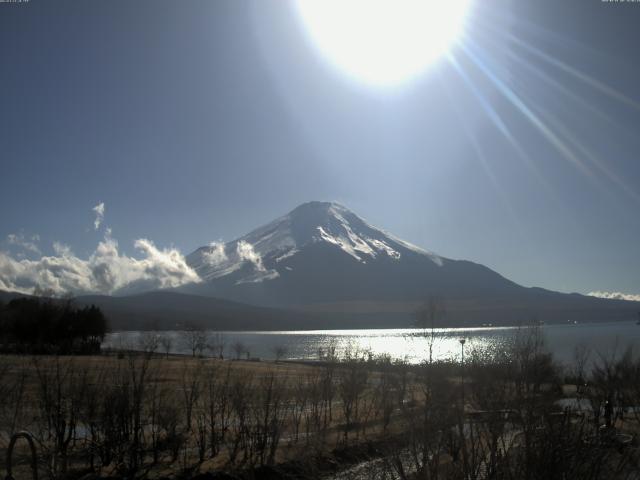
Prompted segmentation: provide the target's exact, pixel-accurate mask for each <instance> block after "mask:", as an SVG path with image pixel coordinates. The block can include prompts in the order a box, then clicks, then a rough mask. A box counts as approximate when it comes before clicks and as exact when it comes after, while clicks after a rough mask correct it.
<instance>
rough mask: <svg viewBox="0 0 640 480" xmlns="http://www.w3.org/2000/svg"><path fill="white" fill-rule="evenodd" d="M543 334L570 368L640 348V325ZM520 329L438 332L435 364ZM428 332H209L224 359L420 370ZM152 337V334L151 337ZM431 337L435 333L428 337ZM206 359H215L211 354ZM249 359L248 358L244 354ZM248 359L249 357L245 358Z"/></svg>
mask: <svg viewBox="0 0 640 480" xmlns="http://www.w3.org/2000/svg"><path fill="white" fill-rule="evenodd" d="M539 328H540V331H541V333H542V336H543V338H544V340H545V345H546V348H547V349H548V350H549V351H550V352H551V353H552V354H553V356H554V359H556V360H557V361H559V362H561V363H563V364H571V363H572V362H573V361H574V359H575V351H576V348H577V347H578V346H580V347H586V348H587V349H588V350H590V351H591V356H592V357H594V356H597V355H604V356H612V355H621V354H622V353H623V352H624V351H625V350H626V349H627V348H628V347H637V346H638V345H640V325H636V323H635V322H633V321H628V322H607V323H583V324H556V325H541V326H540V327H539ZM521 331H522V328H521V327H474V328H466V327H461V328H439V329H436V340H435V341H434V345H433V358H434V359H437V360H446V359H452V360H459V358H460V354H461V346H460V341H459V340H460V339H461V338H464V339H465V340H466V343H465V351H466V352H470V351H472V350H473V349H474V348H478V347H480V348H483V347H498V348H499V347H500V345H501V344H504V343H505V342H508V341H509V340H512V339H513V338H515V336H516V335H518V334H519V332H521ZM424 332H425V331H424V330H422V329H417V328H402V329H356V330H290V331H242V332H238V331H209V332H208V333H209V337H210V338H213V337H215V336H216V335H218V334H220V335H222V338H223V339H224V345H225V347H224V357H225V358H233V357H234V356H235V353H234V350H233V346H234V345H235V344H238V343H241V344H242V345H243V346H244V347H246V350H247V352H248V356H249V357H251V358H259V359H262V360H273V359H275V357H276V353H275V352H276V349H277V348H278V347H280V348H282V351H283V352H284V355H283V356H282V359H288V360H317V359H319V358H320V356H321V355H323V354H326V352H327V351H329V349H331V348H335V352H336V354H337V355H339V356H341V355H344V354H345V353H346V352H348V351H350V352H352V353H353V354H359V355H366V354H368V353H369V352H370V354H371V355H373V356H376V357H377V356H382V355H388V356H389V357H391V358H392V359H394V360H404V361H406V362H408V363H412V364H416V363H420V362H422V361H425V360H427V359H428V356H429V340H428V339H427V338H425V336H424ZM149 333H150V332H141V331H122V332H112V333H109V334H107V336H106V337H105V340H104V342H103V345H102V346H103V348H110V349H137V348H139V347H140V344H141V339H142V338H144V336H145V335H148V334H149ZM152 333H153V332H152ZM156 333H158V334H160V335H166V336H169V337H170V338H171V350H170V353H173V354H191V351H190V349H189V347H188V346H187V345H186V344H185V342H184V334H183V332H181V331H163V332H156ZM428 333H430V331H429V332H428ZM204 354H205V356H214V353H213V352H212V351H206V350H205V352H204ZM245 355H246V354H245ZM243 357H244V355H243Z"/></svg>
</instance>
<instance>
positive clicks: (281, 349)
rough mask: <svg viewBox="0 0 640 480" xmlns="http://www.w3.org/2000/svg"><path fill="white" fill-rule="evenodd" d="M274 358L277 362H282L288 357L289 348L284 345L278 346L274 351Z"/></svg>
mask: <svg viewBox="0 0 640 480" xmlns="http://www.w3.org/2000/svg"><path fill="white" fill-rule="evenodd" d="M272 352H273V356H274V357H275V359H276V362H280V361H281V360H282V359H283V358H284V357H286V356H287V352H288V350H287V347H286V346H284V345H276V346H274V347H273V349H272Z"/></svg>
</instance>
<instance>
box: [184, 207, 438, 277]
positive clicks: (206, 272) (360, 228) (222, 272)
mask: <svg viewBox="0 0 640 480" xmlns="http://www.w3.org/2000/svg"><path fill="white" fill-rule="evenodd" d="M320 243H324V244H326V245H329V246H331V247H333V248H335V249H336V250H339V251H342V252H343V253H344V254H345V255H348V257H349V258H350V261H354V262H359V263H362V264H367V263H371V262H376V261H378V260H381V259H390V260H394V261H401V260H403V259H404V258H405V257H408V256H415V255H418V256H420V257H423V258H428V259H429V260H430V261H431V262H433V263H434V264H435V265H438V266H441V265H442V263H443V259H442V258H441V257H439V256H437V255H435V254H434V253H431V252H428V251H426V250H423V249H420V248H418V247H416V246H414V245H411V244H409V243H407V242H404V241H402V240H400V239H398V238H396V237H394V236H392V235H390V234H388V233H386V232H384V231H383V230H381V229H379V228H376V227H374V226H372V225H369V224H368V223H367V222H366V221H364V220H363V219H361V218H360V217H358V216H357V215H356V214H354V213H353V212H351V211H350V210H348V209H347V208H345V207H343V206H342V205H339V204H337V203H330V202H309V203H305V204H303V205H300V206H299V207H297V208H296V209H294V210H292V211H291V212H290V213H288V214H287V215H284V216H282V217H280V218H278V219H276V220H274V221H273V222H271V223H269V224H267V225H265V226H263V227H260V228H258V229H256V230H254V231H252V232H251V233H249V234H247V235H245V236H243V237H241V238H239V239H236V240H234V241H232V242H228V243H225V244H222V243H214V244H211V245H209V246H207V247H201V248H199V249H198V250H196V251H195V252H193V253H192V254H190V255H189V256H188V257H187V263H188V264H189V266H191V267H192V268H193V269H195V270H196V272H197V273H198V275H199V276H200V278H201V279H203V280H204V281H211V280H214V279H219V278H222V277H227V276H231V275H232V276H233V278H234V282H235V283H236V284H241V283H256V282H263V281H266V280H272V279H276V278H278V277H279V276H280V275H281V274H282V273H283V272H285V271H290V270H291V267H287V266H286V265H284V263H285V262H284V261H285V260H287V259H291V258H292V257H294V256H296V255H299V254H300V253H301V252H303V251H305V250H306V249H307V248H308V247H310V246H313V245H317V244H320Z"/></svg>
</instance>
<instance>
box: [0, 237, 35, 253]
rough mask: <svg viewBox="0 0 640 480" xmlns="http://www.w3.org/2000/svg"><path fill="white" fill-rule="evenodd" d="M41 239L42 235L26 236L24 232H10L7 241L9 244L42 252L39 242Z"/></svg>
mask: <svg viewBox="0 0 640 480" xmlns="http://www.w3.org/2000/svg"><path fill="white" fill-rule="evenodd" d="M39 241H40V235H32V236H31V237H29V238H27V237H25V235H24V233H10V234H9V235H7V243H8V244H9V245H15V246H17V247H20V248H23V249H25V250H28V251H30V252H33V253H37V254H39V253H40V248H39V247H38V245H37V242H39Z"/></svg>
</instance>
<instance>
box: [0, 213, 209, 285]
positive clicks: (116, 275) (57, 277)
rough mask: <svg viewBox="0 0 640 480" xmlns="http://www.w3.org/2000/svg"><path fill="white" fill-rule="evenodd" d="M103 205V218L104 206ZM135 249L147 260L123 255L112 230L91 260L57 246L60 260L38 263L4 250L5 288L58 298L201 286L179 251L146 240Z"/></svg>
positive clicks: (0, 278)
mask: <svg viewBox="0 0 640 480" xmlns="http://www.w3.org/2000/svg"><path fill="white" fill-rule="evenodd" d="M100 205H103V207H102V208H101V209H100V210H101V212H102V214H103V213H104V204H100ZM94 210H95V209H94ZM97 213H98V212H97ZM98 215H99V216H100V215H101V214H100V213H98ZM102 218H103V217H100V219H101V220H102ZM134 246H135V248H136V249H137V250H138V251H140V253H141V254H142V258H134V257H129V256H127V255H123V254H121V253H120V252H119V251H118V242H117V241H116V240H115V239H114V238H112V237H111V230H110V229H108V228H107V229H106V234H105V236H104V239H103V240H102V241H101V242H99V243H98V246H97V247H96V249H95V251H94V252H93V253H92V254H91V255H90V256H89V258H87V259H82V258H79V257H78V256H76V255H75V254H74V253H73V252H72V250H71V248H69V247H68V246H67V245H64V244H62V243H59V242H55V243H54V244H53V250H54V255H52V256H42V257H41V258H40V259H36V260H30V259H22V258H15V257H14V256H12V255H10V254H9V253H8V252H3V251H0V289H2V290H11V291H18V292H23V293H32V292H33V291H34V290H35V289H39V290H50V291H52V292H53V293H54V294H58V295H62V294H66V293H69V292H71V293H74V294H82V293H101V294H112V293H118V292H120V293H123V292H132V291H141V290H152V289H158V288H171V287H178V286H180V285H184V284H186V283H194V282H200V277H199V276H198V274H197V273H196V272H195V271H194V270H193V269H192V268H191V267H189V266H188V265H187V263H186V261H185V258H184V256H183V255H182V254H181V253H180V252H179V251H178V250H177V249H175V248H167V249H160V248H158V247H156V246H155V245H154V243H153V242H152V241H151V240H147V239H144V238H141V239H139V240H136V241H135V243H134Z"/></svg>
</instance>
